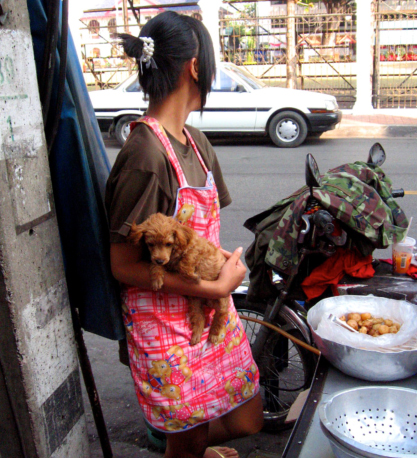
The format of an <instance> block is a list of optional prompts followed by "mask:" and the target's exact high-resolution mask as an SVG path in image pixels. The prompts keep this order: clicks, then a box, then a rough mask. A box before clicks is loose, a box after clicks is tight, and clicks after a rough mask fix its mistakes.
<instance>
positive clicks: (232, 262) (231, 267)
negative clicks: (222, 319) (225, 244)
mask: <svg viewBox="0 0 417 458" xmlns="http://www.w3.org/2000/svg"><path fill="white" fill-rule="evenodd" d="M220 251H221V252H222V253H223V255H224V256H225V257H226V259H227V261H226V263H225V264H224V266H223V267H222V270H221V271H220V275H219V278H218V280H217V282H218V283H219V293H220V294H222V295H223V294H224V297H227V296H228V295H229V294H230V293H231V292H232V291H234V290H235V289H236V288H237V287H238V286H240V284H241V283H242V281H243V279H244V278H245V274H246V267H245V266H244V264H243V262H242V261H241V259H240V256H241V255H242V251H243V249H242V247H239V248H237V249H236V250H235V251H234V252H233V253H230V251H226V250H223V249H220Z"/></svg>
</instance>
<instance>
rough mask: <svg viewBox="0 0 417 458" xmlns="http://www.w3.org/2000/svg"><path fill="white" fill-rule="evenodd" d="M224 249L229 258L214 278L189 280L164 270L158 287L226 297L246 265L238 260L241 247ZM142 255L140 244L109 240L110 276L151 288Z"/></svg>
mask: <svg viewBox="0 0 417 458" xmlns="http://www.w3.org/2000/svg"><path fill="white" fill-rule="evenodd" d="M223 253H224V254H225V256H226V257H227V258H228V259H227V261H226V263H225V264H224V266H223V268H222V270H221V272H220V275H219V278H218V279H217V280H216V281H207V280H200V281H199V282H198V283H192V282H189V281H187V280H185V279H183V278H182V277H181V276H180V275H178V274H176V273H172V272H166V273H165V276H164V285H163V287H162V289H161V291H163V292H166V293H173V294H181V295H188V296H197V297H204V298H206V299H220V298H222V297H227V296H228V295H229V294H230V293H231V292H232V291H234V290H235V289H236V288H237V287H238V286H239V285H240V284H241V283H242V280H243V279H244V278H245V272H246V267H245V266H244V265H243V263H242V261H241V260H240V256H241V254H242V249H241V248H238V249H237V250H235V252H234V253H229V252H226V251H223ZM141 258H142V253H141V249H140V247H139V246H133V245H130V244H128V243H112V244H111V247H110V259H111V268H112V273H113V276H114V277H115V278H116V279H117V280H118V281H119V282H121V283H125V284H126V285H131V286H137V287H139V288H145V289H151V279H150V274H149V266H150V264H149V263H148V262H145V261H141Z"/></svg>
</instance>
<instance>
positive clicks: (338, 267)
mask: <svg viewBox="0 0 417 458" xmlns="http://www.w3.org/2000/svg"><path fill="white" fill-rule="evenodd" d="M345 274H348V275H351V276H352V277H357V278H372V277H373V276H374V274H375V270H374V268H373V267H372V255H369V256H366V257H363V256H362V255H361V254H359V252H357V251H353V250H349V249H347V248H338V249H337V251H336V253H335V254H334V255H333V256H332V257H330V258H328V259H326V261H324V262H323V264H321V265H320V266H318V267H316V268H315V269H314V270H313V272H311V274H310V275H309V276H308V277H307V278H306V279H305V280H304V281H303V283H301V286H302V287H303V290H304V293H305V294H306V296H307V299H308V300H311V299H314V298H315V297H319V296H320V295H321V294H323V293H324V291H326V289H327V287H328V286H329V285H337V284H338V283H339V281H340V280H341V279H342V278H343V276H344V275H345Z"/></svg>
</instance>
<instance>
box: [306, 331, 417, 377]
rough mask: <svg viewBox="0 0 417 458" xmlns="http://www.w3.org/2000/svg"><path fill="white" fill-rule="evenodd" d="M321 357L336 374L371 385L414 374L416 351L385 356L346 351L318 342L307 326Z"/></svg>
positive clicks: (368, 352) (369, 352)
mask: <svg viewBox="0 0 417 458" xmlns="http://www.w3.org/2000/svg"><path fill="white" fill-rule="evenodd" d="M310 329H311V333H312V334H313V338H314V342H315V344H316V346H317V348H318V349H319V350H320V351H321V353H322V354H323V356H324V357H325V358H326V359H327V360H328V361H329V362H331V363H332V364H333V365H334V366H335V367H337V368H338V369H339V370H340V371H342V372H344V373H345V374H347V375H350V376H352V377H357V378H359V379H362V380H368V381H371V382H392V381H394V380H402V379H404V378H407V377H411V376H412V375H414V374H416V373H417V350H408V351H401V352H396V353H386V352H379V351H372V350H361V349H359V348H353V347H348V346H347V345H342V344H339V343H336V342H331V341H330V340H326V339H322V338H321V337H320V336H319V335H318V334H316V332H315V331H314V328H313V327H312V326H310Z"/></svg>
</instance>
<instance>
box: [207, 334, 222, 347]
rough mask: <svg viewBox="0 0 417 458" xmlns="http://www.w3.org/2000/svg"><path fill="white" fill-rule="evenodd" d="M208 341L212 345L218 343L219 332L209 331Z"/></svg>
mask: <svg viewBox="0 0 417 458" xmlns="http://www.w3.org/2000/svg"><path fill="white" fill-rule="evenodd" d="M208 341H209V342H210V343H212V344H213V345H217V344H218V343H220V335H219V334H215V333H213V334H212V333H211V332H210V334H209V336H208Z"/></svg>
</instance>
